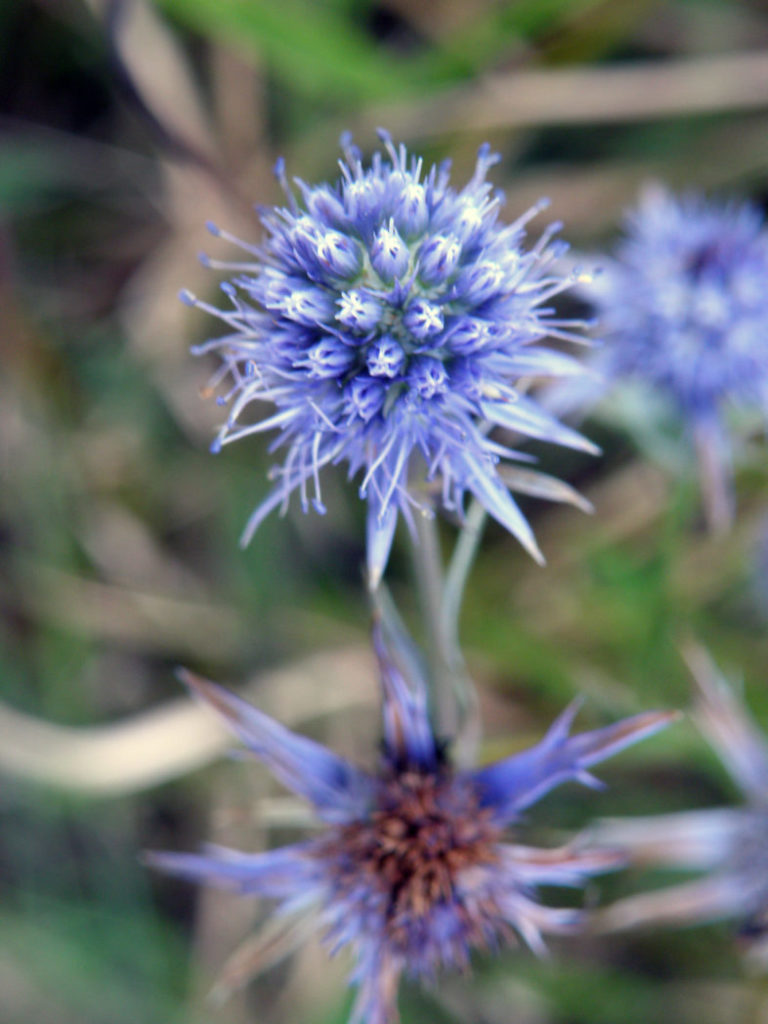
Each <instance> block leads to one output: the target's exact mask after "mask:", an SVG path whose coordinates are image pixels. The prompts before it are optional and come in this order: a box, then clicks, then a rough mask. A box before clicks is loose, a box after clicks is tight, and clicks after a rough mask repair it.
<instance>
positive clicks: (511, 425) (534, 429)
mask: <svg viewBox="0 0 768 1024" xmlns="http://www.w3.org/2000/svg"><path fill="white" fill-rule="evenodd" d="M482 409H483V413H484V414H485V416H487V418H488V419H489V420H490V421H491V422H492V423H497V424H498V425H499V426H500V427H505V428H506V429H507V430H514V431H516V432H517V433H520V434H524V435H525V436H526V437H536V438H539V439H540V440H542V441H551V442H552V443H553V444H562V445H565V446H566V447H567V448H577V449H579V450H580V451H584V452H589V453H590V455H599V454H600V449H599V448H598V447H597V445H594V444H592V442H591V441H588V440H587V438H586V437H583V436H582V435H581V434H579V433H578V432H577V431H575V430H571V428H570V427H566V426H565V425H564V424H562V423H560V421H559V420H556V419H555V418H554V416H550V415H549V413H547V412H545V411H544V409H542V408H541V406H540V405H537V403H536V402H531V401H530V400H529V399H527V398H523V397H522V396H521V395H520V396H518V397H517V398H516V399H515V400H514V401H504V400H503V399H501V400H499V401H493V402H490V401H484V402H483V403H482Z"/></svg>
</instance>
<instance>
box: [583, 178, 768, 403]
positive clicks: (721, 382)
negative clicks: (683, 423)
mask: <svg viewBox="0 0 768 1024" xmlns="http://www.w3.org/2000/svg"><path fill="white" fill-rule="evenodd" d="M604 271H605V272H604V273H603V274H602V275H601V276H599V277H597V278H596V279H595V281H594V284H593V286H592V288H591V289H590V294H591V297H592V298H593V299H594V302H595V305H596V307H597V311H598V314H599V321H600V329H601V333H602V335H603V336H604V337H605V339H606V349H607V353H606V355H607V361H608V365H609V369H610V370H611V371H612V373H613V374H615V375H623V374H632V375H636V376H637V377H638V378H641V379H644V380H646V381H648V382H649V383H650V384H652V385H653V386H654V387H657V388H659V389H661V390H663V391H664V392H665V393H666V394H667V395H668V396H669V397H670V398H671V399H672V400H673V401H674V402H675V403H676V404H677V406H678V407H679V408H680V409H681V410H682V412H683V413H684V415H685V416H686V417H687V418H688V419H689V420H692V421H694V422H696V421H702V420H711V419H713V418H716V417H717V416H718V415H719V413H720V410H721V408H722V405H723V403H724V402H726V401H732V402H735V403H738V404H758V405H762V406H763V408H765V406H766V402H767V401H768V289H767V288H766V286H765V282H766V280H768V233H766V231H765V229H764V225H763V217H762V214H761V213H760V211H759V210H758V209H757V208H756V207H754V206H752V205H750V204H748V203H733V202H731V203H721V202H716V201H712V200H708V199H705V198H703V197H702V196H700V195H696V194H693V193H691V194H687V195H683V196H680V197H677V196H674V195H672V194H671V193H670V192H667V191H666V190H665V189H664V188H662V187H661V186H654V187H650V188H648V189H646V191H645V192H644V193H643V195H642V196H641V198H640V202H639V203H638V205H637V207H636V208H635V209H633V210H632V211H630V212H629V213H628V215H627V217H626V234H625V238H624V240H623V242H622V243H621V244H620V246H619V247H618V250H617V252H616V256H615V259H614V260H611V261H608V262H607V263H606V265H605V267H604Z"/></svg>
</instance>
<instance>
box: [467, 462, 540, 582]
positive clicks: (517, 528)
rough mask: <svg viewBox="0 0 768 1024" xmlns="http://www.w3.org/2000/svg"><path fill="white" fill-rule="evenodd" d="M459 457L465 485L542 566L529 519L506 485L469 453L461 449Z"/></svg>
mask: <svg viewBox="0 0 768 1024" xmlns="http://www.w3.org/2000/svg"><path fill="white" fill-rule="evenodd" d="M461 459H462V462H463V464H464V469H465V471H466V476H465V479H464V481H463V482H464V485H465V486H466V487H467V488H468V489H469V490H470V491H471V492H472V493H473V494H474V496H475V497H476V498H477V500H478V501H479V502H480V504H481V505H483V507H484V508H485V509H486V510H487V511H488V512H489V513H490V515H492V516H493V518H494V519H496V520H498V522H500V523H501V525H502V526H503V527H504V528H505V529H507V530H509V532H510V533H511V534H512V535H513V536H515V537H517V539H518V540H519V541H520V543H521V544H522V545H523V547H524V548H525V550H526V551H527V552H528V553H529V554H530V555H532V556H533V558H534V559H535V560H536V561H537V562H538V563H539V565H544V555H542V553H541V551H540V550H539V546H538V544H537V543H536V538H535V537H534V535H533V530H532V529H531V527H530V525H529V523H528V520H527V519H526V518H525V516H524V515H523V513H522V512H521V511H520V509H519V508H518V507H517V504H516V502H515V501H514V500H513V498H511V497H510V495H509V492H508V491H507V490H506V488H504V487H503V486H502V484H501V481H500V480H499V477H498V475H497V474H496V471H495V470H494V469H492V468H486V467H485V466H483V465H482V464H481V463H480V462H478V461H477V459H476V458H475V457H474V456H473V455H471V454H470V453H469V452H466V451H465V452H463V453H462V454H461Z"/></svg>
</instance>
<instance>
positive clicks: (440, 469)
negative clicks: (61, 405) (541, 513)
mask: <svg viewBox="0 0 768 1024" xmlns="http://www.w3.org/2000/svg"><path fill="white" fill-rule="evenodd" d="M380 138H381V141H382V143H383V145H384V150H385V152H384V153H381V152H377V153H375V154H374V156H373V159H372V162H371V164H370V166H368V167H365V166H364V165H363V163H362V159H361V156H360V153H359V152H358V150H357V149H356V148H355V147H354V146H353V145H352V143H351V141H350V140H349V139H346V138H345V139H344V140H343V142H342V145H343V150H344V156H345V159H344V160H343V161H341V163H340V166H341V178H340V179H339V181H338V182H337V183H336V184H335V185H328V184H321V185H316V186H310V185H307V184H305V183H304V182H303V181H300V180H298V179H297V180H296V182H295V190H294V188H292V187H291V186H290V185H289V183H288V181H287V179H286V176H285V170H284V167H283V164H282V163H279V164H278V167H277V169H276V172H277V176H278V179H279V181H280V182H281V184H282V187H283V189H284V191H285V195H286V199H287V206H286V207H284V208H280V207H275V208H271V207H270V208H267V209H266V210H263V211H262V212H261V220H262V223H263V225H264V228H265V229H266V238H265V240H264V242H263V244H262V245H260V246H252V245H249V244H247V243H245V242H239V244H240V245H241V246H242V247H243V248H244V249H246V250H247V252H248V253H249V254H250V259H249V260H248V261H246V262H245V263H241V264H237V265H236V266H237V271H238V273H237V276H236V277H234V279H233V280H232V281H231V282H228V283H226V284H225V285H223V289H224V292H225V294H226V295H227V297H228V299H229V301H230V303H231V308H229V309H223V310H221V309H216V308H214V307H212V306H209V305H207V304H206V303H203V302H199V301H198V300H197V299H195V298H194V297H193V296H191V295H190V294H189V293H183V295H182V297H183V298H184V299H185V301H187V302H189V303H191V304H193V305H198V306H200V307H202V308H204V309H206V310H207V311H208V312H210V313H213V314H214V315H215V316H217V317H219V318H220V319H221V320H223V321H224V322H225V324H226V325H227V332H226V334H225V335H224V336H222V337H219V338H215V339H213V340H211V341H208V342H207V343H205V344H203V345H200V346H198V347H197V348H196V349H195V351H196V352H198V353H202V352H209V351H211V350H216V351H217V352H218V353H219V355H220V356H221V358H222V360H223V366H222V369H221V371H220V373H219V375H218V379H223V378H224V377H225V376H227V375H228V376H229V377H230V378H231V388H230V390H229V394H228V395H227V396H225V397H223V398H222V399H221V401H222V404H228V405H229V412H228V415H227V418H226V421H225V422H224V424H223V426H222V427H221V430H220V432H219V435H218V438H217V440H216V442H215V445H214V448H216V449H218V448H219V447H220V446H221V445H223V444H228V443H229V442H230V441H235V440H237V439H239V438H241V437H245V436H247V435H249V434H256V433H262V432H265V431H270V430H275V431H277V436H276V437H275V440H274V441H273V442H272V450H276V449H278V448H282V449H283V450H284V451H285V457H284V460H283V463H282V465H279V466H276V467H274V469H273V470H272V477H273V480H274V481H275V484H274V488H273V490H272V491H271V493H270V494H269V495H268V496H267V498H266V499H265V500H264V501H263V502H262V503H261V504H260V505H259V506H258V508H257V509H256V511H255V512H254V513H253V515H252V517H251V519H250V521H249V523H248V525H247V528H246V531H245V534H244V542H247V540H248V539H249V538H250V537H251V536H252V534H253V532H254V531H255V530H256V529H257V527H258V526H259V524H260V523H261V521H262V520H263V519H264V517H265V516H266V515H267V514H268V513H269V512H270V511H271V510H273V509H275V508H277V507H281V508H283V509H284V508H285V507H286V505H287V502H288V499H289V496H290V495H291V493H292V492H293V491H298V492H299V494H300V498H301V504H302V507H303V508H304V509H305V510H307V509H308V507H309V504H310V503H311V504H312V505H314V507H315V508H316V509H317V510H318V511H320V512H322V511H324V509H323V503H322V497H321V490H320V481H319V472H320V470H321V469H322V468H323V467H324V466H326V465H328V464H336V463H341V462H343V463H346V464H347V466H348V468H349V473H350V476H351V475H355V474H359V479H360V494H361V496H362V497H363V498H365V499H367V502H368V560H369V570H370V575H371V578H372V580H373V582H376V581H377V580H378V578H379V577H380V575H381V573H382V572H383V570H384V566H385V564H386V561H387V558H388V555H389V550H390V547H391V544H392V538H393V534H394V530H395V525H396V522H397V518H398V512H402V513H403V514H404V515H405V516H406V518H407V519H408V520H409V521H410V518H411V516H412V512H413V509H414V507H420V508H421V509H422V510H424V511H429V509H428V507H426V506H425V504H424V501H423V498H422V497H420V496H419V495H418V494H417V493H415V488H414V486H413V485H414V482H415V480H416V478H418V477H419V476H421V478H422V479H424V478H426V480H427V481H431V480H433V479H436V478H440V479H441V481H442V490H441V494H442V502H443V504H444V506H445V507H446V508H448V509H453V510H454V511H455V512H457V513H458V514H459V515H461V512H462V505H463V501H464V498H465V496H466V494H467V493H471V494H473V495H474V496H475V497H476V498H477V499H479V500H480V501H481V502H482V504H483V505H485V507H486V508H487V509H488V511H489V512H490V513H491V514H492V515H493V516H495V517H496V519H497V520H499V522H501V523H502V524H503V525H504V526H505V527H507V529H509V530H510V531H511V532H512V533H513V534H514V535H515V536H516V537H517V538H518V539H519V540H520V541H521V542H522V544H523V545H524V546H525V547H526V548H527V549H528V550H529V551H530V552H531V553H532V554H533V555H534V556H535V557H536V558H539V559H540V558H541V556H540V553H539V551H538V548H537V547H536V542H535V540H534V538H533V534H532V532H531V529H530V527H529V525H528V523H527V522H526V520H525V519H524V517H523V516H522V514H521V512H520V511H519V509H518V507H517V505H516V504H515V502H514V500H513V499H512V497H511V496H510V493H509V490H508V489H507V487H506V486H505V485H504V483H503V482H502V479H501V477H500V475H499V472H498V470H497V465H498V463H499V461H500V460H501V459H514V458H516V457H518V456H517V453H516V452H514V451H513V450H511V449H510V448H508V447H506V446H505V445H503V444H501V443H499V442H496V441H493V440H491V439H490V437H489V436H488V430H489V428H490V427H491V426H493V425H496V426H501V427H504V428H506V429H507V430H510V431H512V432H513V433H515V434H517V435H521V436H524V437H533V438H539V439H543V440H546V441H552V442H555V443H558V444H564V445H569V446H571V447H575V448H582V449H585V450H589V451H594V450H595V449H594V448H593V446H591V445H590V444H589V442H587V441H586V440H584V439H583V438H582V437H581V436H580V435H579V434H577V433H576V432H575V431H573V430H570V429H569V428H567V427H565V426H563V425H562V424H560V423H559V422H558V421H557V420H555V419H554V418H553V417H552V416H550V415H549V414H547V413H546V412H545V411H544V410H543V409H542V408H541V407H540V406H539V405H538V404H537V403H536V402H535V401H533V400H531V399H530V398H526V397H524V396H523V394H522V393H521V389H520V388H519V387H518V385H519V384H520V382H521V380H522V378H530V377H538V376H562V375H569V374H573V373H576V372H579V370H580V367H579V364H578V363H577V362H576V361H574V360H572V359H570V358H569V357H568V356H565V355H563V354H562V353H559V352H556V351H554V350H550V349H548V348H546V347H543V346H539V345H538V344H537V343H538V342H540V341H541V340H542V339H544V338H546V337H553V338H558V339H567V340H580V339H579V336H578V335H577V334H575V333H574V332H575V331H577V330H578V329H579V328H581V327H582V326H583V325H582V324H581V322H579V321H569V320H564V319H561V318H559V317H558V316H557V314H556V312H555V311H554V309H553V307H552V305H551V300H552V299H553V298H554V296H556V295H557V294H558V293H559V292H561V291H563V290H564V289H566V288H567V287H569V286H570V285H571V284H573V283H574V281H575V280H576V279H577V278H578V275H572V276H571V277H564V276H562V275H561V274H560V273H559V272H558V271H557V269H556V266H555V264H556V261H557V258H558V256H560V255H561V254H562V252H563V251H564V249H565V246H564V244H563V243H562V242H559V241H554V240H553V238H554V235H555V234H556V232H557V230H558V228H559V225H554V224H553V225H551V226H550V227H549V228H548V229H547V230H545V232H544V233H543V235H542V236H541V237H540V238H539V239H538V241H536V242H535V243H534V244H533V245H532V246H530V247H526V245H525V236H526V232H525V227H526V224H527V223H528V221H529V220H530V219H531V218H532V217H533V216H534V215H535V214H536V213H538V212H539V211H540V210H541V209H543V208H544V206H545V205H546V204H545V203H544V202H541V203H539V204H538V205H537V206H536V207H534V208H533V209H531V210H528V211H527V212H526V213H524V214H523V215H522V216H521V217H518V218H517V220H515V221H514V222H513V223H511V224H502V223H501V222H500V221H499V220H498V213H499V208H500V205H501V201H502V197H501V196H500V195H498V194H494V193H493V192H492V190H491V186H490V184H489V183H488V182H487V181H486V174H487V172H488V170H489V168H490V167H492V166H493V164H495V163H496V162H497V160H498V159H499V158H498V156H496V155H495V154H492V153H491V152H490V150H489V148H488V147H487V146H483V147H482V148H481V149H480V152H479V155H478V158H477V165H476V167H475V172H474V174H473V176H472V178H471V179H470V181H469V182H468V184H467V185H465V187H464V188H463V189H461V190H460V191H457V190H456V189H454V188H452V187H451V185H450V182H449V167H448V164H443V165H441V166H439V167H434V166H433V167H432V168H430V169H429V170H428V171H426V172H425V171H424V168H423V165H422V161H421V160H420V159H416V158H415V157H411V158H409V157H408V154H407V153H406V150H405V147H404V146H400V147H399V148H395V146H394V145H393V143H392V141H391V139H390V138H389V136H388V135H387V134H386V133H385V132H383V131H382V132H380ZM212 231H213V232H214V234H218V235H222V236H224V237H226V238H228V239H230V240H233V241H238V240H236V239H232V236H230V235H227V234H225V233H224V232H221V231H219V230H218V229H217V228H215V227H212ZM209 262H210V261H209ZM215 265H216V266H218V267H224V268H230V269H231V268H232V267H233V266H234V265H231V264H220V263H219V264H215ZM263 403H266V406H267V407H268V408H269V409H270V412H268V414H267V415H266V416H264V415H262V412H261V409H262V407H263ZM416 456H418V457H419V458H418V460H417V458H416ZM417 461H418V462H419V463H420V464H421V469H419V468H417V466H416V462H417Z"/></svg>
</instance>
